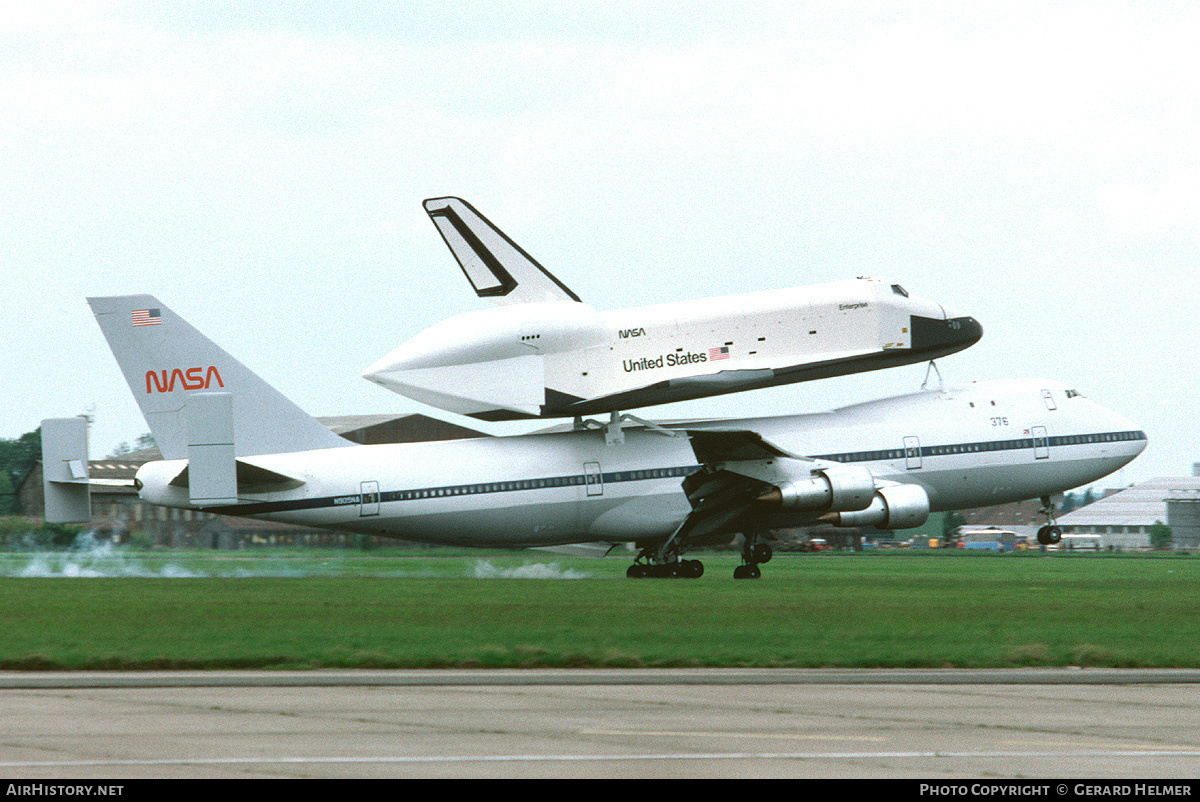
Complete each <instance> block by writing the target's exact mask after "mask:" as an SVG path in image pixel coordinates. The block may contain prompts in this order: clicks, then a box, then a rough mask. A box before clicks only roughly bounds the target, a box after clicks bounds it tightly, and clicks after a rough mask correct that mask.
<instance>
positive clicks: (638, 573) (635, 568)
mask: <svg viewBox="0 0 1200 802" xmlns="http://www.w3.org/2000/svg"><path fill="white" fill-rule="evenodd" d="M625 576H627V577H629V578H630V579H645V578H646V577H648V576H650V566H648V565H642V564H641V563H634V564H633V565H631V566H629V567H628V568H626V569H625Z"/></svg>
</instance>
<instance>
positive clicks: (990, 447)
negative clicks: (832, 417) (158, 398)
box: [203, 431, 1146, 515]
mask: <svg viewBox="0 0 1200 802" xmlns="http://www.w3.org/2000/svg"><path fill="white" fill-rule="evenodd" d="M1145 439H1146V433H1145V432H1141V431H1129V432H1103V433H1099V434H1084V435H1065V436H1061V437H1051V438H1048V441H1049V445H1050V446H1070V445H1087V444H1092V443H1103V442H1113V443H1115V442H1121V441H1134V440H1145ZM1033 446H1034V440H1033V438H1032V437H1024V438H1017V439H1015V440H984V441H979V442H975V443H954V444H950V445H941V446H922V447H921V449H920V451H921V456H922V457H938V456H952V455H956V454H975V453H986V452H995V451H1018V450H1022V449H1032V448H1033ZM913 456H915V451H914V454H913ZM904 458H905V449H903V448H892V449H882V450H876V451H848V452H844V453H840V454H818V455H816V456H814V457H813V459H820V460H827V461H829V462H878V461H882V460H899V459H904ZM702 467H703V466H702V465H682V466H676V467H670V468H646V469H642V470H634V471H609V472H606V473H603V474H601V475H600V478H601V481H602V482H603V483H604V484H606V485H608V484H617V483H624V482H644V481H650V480H653V479H669V478H672V477H677V478H682V477H685V476H688V475H689V474H692V473H695V472H696V471H698V470H700V469H701V468H702ZM586 484H587V479H586V477H585V475H584V474H583V473H582V472H581V473H573V474H568V475H566V476H544V477H539V478H535V479H514V480H511V481H503V482H474V483H471V484H459V485H441V486H437V487H419V488H412V489H408V490H389V491H386V492H383V493H380V494H379V502H380V503H385V504H388V503H393V502H404V501H420V500H424V499H430V498H449V497H453V496H477V495H486V494H490V493H516V492H524V491H531V490H546V489H550V488H556V487H574V486H585V485H586ZM368 495H370V494H368ZM364 500H366V501H368V502H371V503H374V501H375V499H374V498H366V497H364V494H361V493H346V494H343V495H339V496H326V497H323V498H309V499H296V500H291V501H264V502H258V503H250V504H235V505H225V506H221V507H204V508H203V509H204V511H205V512H212V513H217V514H219V515H261V514H264V513H269V512H288V511H291V510H312V509H321V508H326V507H343V506H351V505H358V504H362V503H363V501H364Z"/></svg>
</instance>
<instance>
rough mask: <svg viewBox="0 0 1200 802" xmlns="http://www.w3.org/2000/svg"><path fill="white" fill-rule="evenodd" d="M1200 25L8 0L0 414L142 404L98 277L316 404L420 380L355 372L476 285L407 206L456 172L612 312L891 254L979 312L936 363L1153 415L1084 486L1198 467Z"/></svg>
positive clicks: (106, 289) (1188, 16) (836, 8)
mask: <svg viewBox="0 0 1200 802" xmlns="http://www.w3.org/2000/svg"><path fill="white" fill-rule="evenodd" d="M1197 42H1200V5H1198V4H1197V3H1195V2H1194V1H1192V0H1189V1H1187V2H1177V3H1173V2H1161V1H1157V0H1156V2H1153V3H1146V2H1079V3H1074V2H1044V3H1027V2H1014V1H1013V0H1005V2H995V3H989V2H971V3H963V2H957V1H953V2H925V3H901V2H897V3H891V2H855V3H845V4H842V3H819V4H818V3H809V4H805V3H791V2H788V3H770V2H755V3H732V2H727V3H716V2H713V3H700V2H696V3H686V4H682V5H680V4H679V3H677V2H672V3H624V2H612V1H611V0H609V1H608V2H597V3H590V2H575V3H561V2H523V3H512V4H505V3H489V2H469V1H467V0H458V1H457V2H455V3H443V2H429V3H416V2H404V3H371V2H365V1H364V2H340V3H329V2H317V1H316V0H314V1H313V2H294V1H293V2H282V0H281V1H280V2H257V3H256V2H245V3H235V2H227V3H222V2H195V3H192V2H152V3H135V2H121V1H120V0H111V1H110V2H103V1H102V0H97V1H96V2H88V1H87V0H80V1H79V2H70V1H69V0H60V1H58V2H43V3H31V2H28V0H0V265H2V268H0V280H2V283H0V289H3V297H4V298H5V300H6V302H7V303H6V305H7V310H6V314H4V315H3V316H2V318H3V321H2V325H3V342H4V345H5V347H4V348H3V353H2V354H0V377H2V378H0V382H2V384H0V396H2V397H0V402H2V404H0V437H17V436H19V435H20V434H22V433H24V432H27V431H30V430H32V429H33V428H35V427H36V426H37V425H38V424H39V421H40V420H41V419H42V418H45V417H58V416H69V415H75V414H79V413H82V412H90V413H91V414H93V415H94V416H95V425H94V426H93V429H92V456H93V457H101V456H104V455H105V454H107V453H109V452H110V451H111V450H112V449H113V447H114V446H116V445H117V444H118V443H119V442H121V441H128V442H132V441H133V440H134V439H135V438H137V437H138V436H139V435H140V434H142V433H143V432H145V431H147V427H146V425H145V423H144V422H143V420H142V419H141V416H140V415H139V414H138V411H137V407H136V405H135V404H134V401H133V399H132V397H131V395H130V393H129V391H128V388H127V387H126V385H125V383H124V381H123V379H122V377H121V374H120V372H119V370H118V369H117V366H116V363H115V362H114V360H113V358H112V356H111V355H110V353H109V351H108V348H107V346H106V344H105V342H104V339H103V337H102V335H101V333H100V330H99V328H98V326H97V325H96V324H95V321H94V320H93V318H92V316H91V313H90V310H89V308H88V306H87V303H86V302H85V300H84V299H85V297H87V296H91V295H122V294H131V293H141V292H147V293H151V294H153V295H156V296H157V297H158V298H159V299H160V300H161V301H162V302H163V303H164V304H165V305H167V306H169V307H171V308H172V309H174V310H175V311H176V312H177V313H179V314H181V315H182V316H184V317H185V318H187V319H188V320H189V321H190V322H192V323H193V324H194V325H196V326H197V327H198V328H199V329H200V330H201V331H203V332H205V333H206V334H208V335H209V336H210V337H212V338H213V339H214V340H216V341H217V342H218V343H220V344H221V345H223V346H224V347H225V348H226V349H227V350H229V351H230V352H231V353H232V354H233V355H234V356H236V357H238V358H239V359H241V360H242V361H243V362H245V363H246V364H247V365H248V366H250V367H251V368H252V369H253V370H255V371H256V372H258V373H259V374H260V375H262V376H263V377H264V378H266V379H267V380H268V381H270V382H272V383H273V384H275V385H276V386H277V387H279V389H280V390H282V391H283V392H284V393H285V394H286V395H288V396H289V397H291V398H292V399H294V400H295V401H296V402H297V403H299V404H300V406H301V407H303V408H304V409H306V410H307V411H309V412H311V413H312V414H314V415H337V414H357V413H363V414H365V413H375V412H407V411H422V408H421V407H420V406H419V405H418V404H416V403H415V402H411V401H408V400H406V399H403V398H401V397H399V396H396V395H393V394H391V393H389V392H387V391H386V390H384V389H383V388H380V387H378V386H376V385H374V384H371V383H368V382H367V381H366V380H365V379H362V378H361V376H360V373H361V371H362V370H363V368H365V367H366V366H367V365H369V364H371V363H372V362H374V361H375V360H376V359H377V358H378V357H380V356H381V355H383V354H384V353H385V352H387V351H389V350H391V348H393V347H394V346H396V345H398V344H399V343H400V342H402V341H404V340H406V339H408V338H409V337H410V336H412V335H413V334H415V333H416V332H418V331H420V330H421V329H423V328H426V327H427V326H430V325H432V324H433V323H436V322H437V321H439V320H441V319H443V318H445V317H448V316H450V315H453V314H457V313H460V312H466V311H470V310H473V309H480V308H484V307H486V306H487V304H486V302H484V301H482V300H480V299H478V298H476V297H475V296H474V294H473V293H472V292H471V291H470V290H469V288H468V286H467V284H466V282H465V281H464V280H463V277H462V274H461V273H460V271H459V269H458V267H457V265H456V264H455V262H454V261H453V259H452V257H451V256H450V254H449V252H448V251H447V250H446V248H445V246H444V244H443V243H442V241H441V238H440V237H439V236H438V234H437V232H436V230H435V229H434V227H433V225H432V224H431V223H430V221H429V219H428V218H427V217H426V215H425V213H424V210H423V209H422V208H421V201H422V199H424V198H428V197H437V196H442V195H458V196H460V197H463V198H465V199H467V200H468V201H470V202H471V203H472V204H473V205H475V206H476V207H477V208H478V209H479V210H480V211H482V212H483V213H484V214H485V215H486V216H488V217H489V218H490V219H491V220H492V221H493V222H495V223H496V224H497V225H498V226H500V227H501V228H502V229H504V230H505V232H506V233H508V234H509V235H510V236H511V237H512V238H513V239H515V240H516V241H517V242H518V243H520V244H521V245H522V246H524V247H525V249H526V250H528V251H529V252H530V253H531V254H532V255H533V256H534V257H535V258H537V259H538V260H539V261H540V262H541V263H542V264H543V265H545V266H546V267H547V268H548V269H550V270H551V271H553V272H554V273H555V274H556V275H557V276H558V277H559V278H560V279H561V280H562V281H563V282H564V283H565V284H566V285H567V286H569V287H570V288H571V289H573V290H574V291H575V292H576V293H577V294H578V295H579V296H580V297H582V298H583V299H584V300H585V301H587V302H589V303H592V304H593V305H595V306H596V307H597V308H600V309H617V308H622V307H627V306H635V305H642V304H648V303H656V302H667V301H678V300H683V299H688V298H700V297H707V296H714V295H725V294H733V293H738V292H748V291H753V290H760V289H770V288H773V287H786V286H795V285H802V284H811V283H820V282H826V281H836V280H840V279H845V278H852V277H855V276H859V275H874V276H886V277H890V278H892V279H893V280H895V281H898V282H899V283H901V284H903V285H904V286H905V287H907V288H908V289H909V290H910V291H911V292H912V293H913V294H915V295H921V296H924V297H927V298H930V299H932V300H935V301H938V302H940V303H943V304H945V305H947V306H951V307H954V308H956V309H958V310H960V311H962V312H963V313H965V314H970V315H973V316H974V317H976V318H977V319H978V320H979V321H980V322H981V323H982V324H983V327H984V336H983V339H982V340H981V341H980V342H979V343H978V344H977V345H976V346H974V347H973V348H971V349H969V350H967V351H965V352H962V353H960V354H957V355H954V356H950V357H946V358H945V359H942V360H940V362H939V367H940V368H941V372H942V374H943V376H944V377H945V379H946V381H947V383H960V382H969V381H973V380H983V379H994V378H1008V377H1013V378H1015V377H1033V376H1041V377H1049V378H1055V379H1061V380H1063V381H1066V382H1069V383H1071V384H1072V385H1074V386H1076V387H1077V388H1078V389H1079V390H1080V391H1082V392H1083V393H1084V394H1086V395H1088V396H1089V397H1091V398H1093V399H1095V400H1097V401H1099V402H1100V403H1102V404H1104V405H1106V406H1109V407H1111V408H1113V409H1115V410H1117V411H1119V412H1121V413H1123V414H1125V415H1126V416H1127V417H1129V418H1131V419H1132V420H1133V421H1134V422H1135V423H1136V424H1137V425H1138V426H1140V427H1141V428H1144V429H1145V430H1146V432H1147V433H1148V435H1149V437H1150V445H1149V447H1148V448H1147V450H1146V451H1145V452H1144V453H1143V455H1142V456H1141V457H1140V458H1139V459H1138V461H1136V462H1135V463H1133V464H1132V465H1131V466H1129V467H1128V468H1126V469H1125V470H1124V471H1123V473H1122V474H1121V475H1120V476H1118V477H1113V478H1112V480H1111V481H1109V480H1102V481H1101V483H1100V484H1101V485H1115V484H1116V483H1117V482H1118V481H1122V482H1124V483H1129V482H1134V481H1140V480H1142V479H1146V478H1150V477H1153V476H1161V475H1186V474H1188V473H1190V471H1191V465H1192V463H1193V462H1200V423H1198V420H1197V419H1198V417H1200V415H1198V413H1200V401H1197V382H1196V373H1197V367H1198V366H1200V360H1198V359H1197V356H1196V351H1197V347H1198V341H1200V337H1198V336H1197V334H1198V333H1200V332H1198V328H1200V326H1198V324H1197V310H1198V309H1200V277H1197V275H1196V271H1197V269H1198V268H1200V47H1198V46H1197ZM924 378H925V367H924V366H920V365H914V366H910V367H906V368H899V369H893V370H889V371H881V372H876V373H872V374H864V375H859V376H851V377H845V378H841V379H834V380H828V381H824V382H814V383H809V384H801V385H792V386H791V387H786V388H777V389H774V390H768V391H759V392H755V393H748V394H741V395H735V396H725V397H722V398H718V399H708V400H700V401H694V402H690V403H688V404H678V405H674V406H671V407H661V408H656V409H653V410H649V411H643V414H647V415H648V416H658V417H663V416H709V415H713V416H717V415H731V416H734V415H736V416H741V415H746V414H787V413H792V412H807V411H818V410H823V409H828V408H831V407H834V406H840V405H843V404H847V403H855V402H859V401H863V400H867V399H870V398H875V397H882V396H888V395H896V394H899V393H904V392H909V391H912V390H916V389H917V388H918V387H919V386H920V384H921V382H922V381H923V380H924ZM439 417H445V418H451V416H449V415H446V414H445V413H443V414H441V415H439ZM472 425H474V424H472ZM486 428H488V429H489V430H490V431H493V432H502V431H508V430H511V428H510V429H505V428H504V427H502V426H491V427H486Z"/></svg>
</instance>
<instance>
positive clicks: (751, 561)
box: [733, 535, 774, 579]
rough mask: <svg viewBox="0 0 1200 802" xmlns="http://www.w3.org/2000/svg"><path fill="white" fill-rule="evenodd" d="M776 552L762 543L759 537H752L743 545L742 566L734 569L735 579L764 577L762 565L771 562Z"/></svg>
mask: <svg viewBox="0 0 1200 802" xmlns="http://www.w3.org/2000/svg"><path fill="white" fill-rule="evenodd" d="M773 555H774V552H773V551H772V550H771V547H770V546H769V545H768V544H766V543H763V542H762V539H761V538H760V537H759V536H758V535H751V536H749V537H747V538H746V542H745V543H743V544H742V563H743V564H742V565H739V566H738V567H737V568H734V569H733V578H734V579H758V578H759V577H761V576H762V569H760V568H759V567H758V566H759V564H761V563H769V562H771V557H772V556H773Z"/></svg>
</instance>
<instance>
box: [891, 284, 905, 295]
mask: <svg viewBox="0 0 1200 802" xmlns="http://www.w3.org/2000/svg"><path fill="white" fill-rule="evenodd" d="M892 292H894V293H896V294H897V295H903V296H904V297H905V298H907V297H908V291H907V290H905V289H904V288H903V287H901V286H900V285H899V284H893V285H892Z"/></svg>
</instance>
